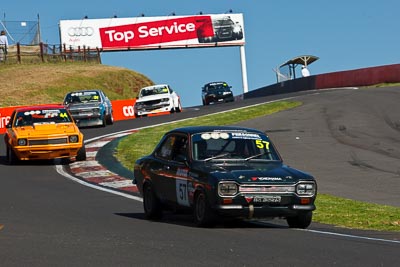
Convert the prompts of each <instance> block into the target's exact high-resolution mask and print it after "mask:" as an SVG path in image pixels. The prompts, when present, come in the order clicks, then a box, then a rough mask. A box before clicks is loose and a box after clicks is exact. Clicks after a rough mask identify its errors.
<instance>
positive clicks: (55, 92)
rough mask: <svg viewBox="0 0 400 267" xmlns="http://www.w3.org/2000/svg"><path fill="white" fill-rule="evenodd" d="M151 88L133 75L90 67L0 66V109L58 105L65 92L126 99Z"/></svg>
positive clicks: (140, 75)
mask: <svg viewBox="0 0 400 267" xmlns="http://www.w3.org/2000/svg"><path fill="white" fill-rule="evenodd" d="M152 84H153V82H152V81H151V80H150V79H149V78H147V77H146V76H144V75H143V74H140V73H137V72H135V71H132V70H129V69H126V68H120V67H114V66H107V65H101V64H94V63H93V64H92V63H57V64H55V63H54V64H53V63H45V64H20V65H14V64H13V65H7V64H5V65H3V64H0V107H7V106H17V105H33V104H46V103H61V102H62V100H63V97H64V95H65V94H66V93H67V92H69V91H72V90H77V89H90V88H99V89H102V90H103V91H104V92H105V93H106V95H107V96H108V97H109V98H110V99H111V100H117V99H129V98H135V97H136V94H137V91H138V90H139V89H140V88H141V87H144V86H147V85H152Z"/></svg>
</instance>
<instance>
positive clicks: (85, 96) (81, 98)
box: [64, 91, 101, 105]
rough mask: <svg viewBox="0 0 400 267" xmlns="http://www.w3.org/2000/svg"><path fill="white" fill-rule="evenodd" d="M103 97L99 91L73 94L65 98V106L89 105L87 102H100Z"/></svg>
mask: <svg viewBox="0 0 400 267" xmlns="http://www.w3.org/2000/svg"><path fill="white" fill-rule="evenodd" d="M100 101H101V97H100V95H99V92H97V91H83V92H73V93H69V94H68V95H67V96H66V97H65V101H64V104H66V105H68V104H71V103H72V104H77V103H87V102H100Z"/></svg>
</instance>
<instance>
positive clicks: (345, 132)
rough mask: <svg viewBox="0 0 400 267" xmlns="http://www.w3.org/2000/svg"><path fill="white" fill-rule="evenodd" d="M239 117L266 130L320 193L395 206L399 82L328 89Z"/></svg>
mask: <svg viewBox="0 0 400 267" xmlns="http://www.w3.org/2000/svg"><path fill="white" fill-rule="evenodd" d="M295 100H299V101H302V102H303V105H302V106H300V107H297V108H295V109H292V110H287V111H284V112H279V113H276V114H273V115H270V116H266V117H262V118H257V119H254V120H251V121H246V122H243V123H240V125H242V126H248V127H253V128H258V129H260V130H263V131H266V132H267V133H268V134H269V136H270V137H271V138H272V141H273V142H274V143H275V145H276V146H277V147H278V150H279V151H280V153H281V155H282V157H283V158H284V160H285V161H286V163H287V164H288V165H291V166H293V167H296V168H299V169H302V170H305V171H307V172H309V173H311V174H313V175H314V176H315V177H316V179H317V181H318V186H319V192H320V193H329V194H333V195H336V196H340V197H345V198H349V199H354V200H361V201H366V202H371V203H377V204H385V205H391V206H397V207H400V88H398V87H389V88H364V89H358V90H332V91H330V92H324V93H318V92H316V93H315V94H312V95H307V96H300V97H297V98H296V99H295Z"/></svg>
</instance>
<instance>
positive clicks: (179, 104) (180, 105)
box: [175, 101, 182, 112]
mask: <svg viewBox="0 0 400 267" xmlns="http://www.w3.org/2000/svg"><path fill="white" fill-rule="evenodd" d="M181 111H182V104H181V101H178V106H177V107H176V108H175V112H181Z"/></svg>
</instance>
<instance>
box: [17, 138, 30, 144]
mask: <svg viewBox="0 0 400 267" xmlns="http://www.w3.org/2000/svg"><path fill="white" fill-rule="evenodd" d="M27 144H28V140H26V139H25V138H21V139H18V145H19V146H26V145H27Z"/></svg>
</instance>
